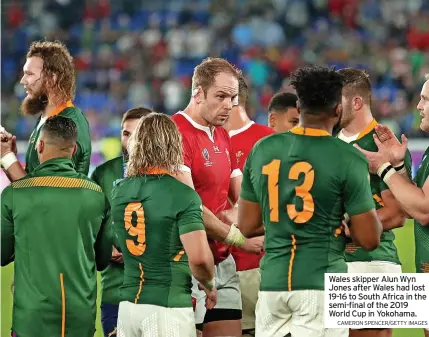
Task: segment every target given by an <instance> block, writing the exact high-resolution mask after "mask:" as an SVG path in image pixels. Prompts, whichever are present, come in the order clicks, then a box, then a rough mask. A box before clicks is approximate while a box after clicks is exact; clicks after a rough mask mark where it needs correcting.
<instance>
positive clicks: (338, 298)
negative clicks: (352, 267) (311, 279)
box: [324, 273, 429, 329]
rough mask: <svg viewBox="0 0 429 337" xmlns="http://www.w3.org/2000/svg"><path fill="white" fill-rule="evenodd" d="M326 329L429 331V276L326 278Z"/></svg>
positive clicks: (349, 275)
mask: <svg viewBox="0 0 429 337" xmlns="http://www.w3.org/2000/svg"><path fill="white" fill-rule="evenodd" d="M324 310H325V327H326V328H354V329H364V328H367V329H369V328H386V329H387V328H426V329H427V328H429V274H372V273H368V274H352V273H350V274H330V273H327V274H325V305H324Z"/></svg>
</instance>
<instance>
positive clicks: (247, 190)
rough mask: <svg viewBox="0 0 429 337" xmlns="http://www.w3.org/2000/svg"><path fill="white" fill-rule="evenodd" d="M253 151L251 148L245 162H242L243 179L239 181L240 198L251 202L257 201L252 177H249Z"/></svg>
mask: <svg viewBox="0 0 429 337" xmlns="http://www.w3.org/2000/svg"><path fill="white" fill-rule="evenodd" d="M253 152H254V150H252V151H251V152H250V153H249V156H248V157H247V160H246V163H245V164H244V169H243V181H242V183H241V192H240V198H241V199H243V200H247V201H251V202H258V199H257V197H256V193H255V189H254V187H253V184H252V177H251V164H252V158H253Z"/></svg>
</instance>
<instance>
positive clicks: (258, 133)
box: [224, 75, 296, 336]
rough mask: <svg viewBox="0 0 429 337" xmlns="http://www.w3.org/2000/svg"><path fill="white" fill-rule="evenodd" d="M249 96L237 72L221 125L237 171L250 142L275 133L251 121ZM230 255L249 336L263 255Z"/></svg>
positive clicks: (234, 250)
mask: <svg viewBox="0 0 429 337" xmlns="http://www.w3.org/2000/svg"><path fill="white" fill-rule="evenodd" d="M248 97H249V88H248V86H247V84H246V81H245V79H244V77H243V76H242V75H240V76H239V79H238V105H236V106H234V107H233V108H232V110H231V114H230V116H229V118H228V120H227V122H226V123H225V125H224V128H225V129H226V130H227V131H228V133H229V136H230V137H231V144H232V160H237V166H238V168H239V169H240V170H243V167H244V163H245V162H246V159H247V156H248V155H249V153H250V151H251V150H252V148H253V145H255V143H256V142H257V141H258V140H260V139H261V138H263V137H265V136H269V135H272V134H273V133H274V131H273V130H272V129H270V128H269V127H267V126H264V125H260V124H256V123H255V122H253V121H251V120H250V118H249V116H248V115H247V113H246V105H247V99H248ZM295 104H296V100H295ZM231 254H232V256H233V257H234V260H235V263H236V265H237V272H238V276H239V278H240V290H241V302H242V306H243V318H242V329H243V336H250V334H254V330H255V307H256V302H257V301H258V291H259V284H260V280H261V275H260V272H259V262H260V260H261V258H262V256H263V254H262V253H261V254H252V253H247V252H246V251H244V250H243V249H240V248H237V247H232V248H231Z"/></svg>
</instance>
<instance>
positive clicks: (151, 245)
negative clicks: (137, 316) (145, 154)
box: [112, 171, 205, 308]
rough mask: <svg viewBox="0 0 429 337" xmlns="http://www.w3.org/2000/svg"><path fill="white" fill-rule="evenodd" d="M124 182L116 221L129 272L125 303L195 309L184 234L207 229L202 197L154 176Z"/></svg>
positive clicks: (116, 197)
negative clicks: (183, 243) (203, 215)
mask: <svg viewBox="0 0 429 337" xmlns="http://www.w3.org/2000/svg"><path fill="white" fill-rule="evenodd" d="M153 173H154V174H151V175H142V176H138V177H132V178H125V179H124V180H122V181H121V182H119V184H118V185H117V186H116V187H115V188H114V189H113V192H112V218H113V223H114V229H115V234H116V235H117V236H118V238H117V240H118V241H119V247H120V249H121V251H122V254H123V258H124V264H125V271H124V283H123V285H122V287H121V289H120V291H121V299H122V300H123V301H129V302H133V303H136V304H152V305H158V306H162V307H168V308H180V307H191V306H192V301H191V287H192V281H191V271H190V268H189V265H188V257H187V255H186V253H185V251H184V249H183V245H182V242H181V241H180V235H183V234H186V233H189V232H193V231H197V230H205V229H204V225H203V219H202V203H201V199H200V197H199V196H198V194H197V193H196V192H195V191H194V190H193V189H192V188H190V187H189V186H187V185H185V184H183V183H181V182H180V181H178V180H176V179H175V178H173V177H171V176H169V175H167V174H162V173H161V171H155V172H153Z"/></svg>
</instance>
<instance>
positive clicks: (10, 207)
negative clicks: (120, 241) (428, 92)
mask: <svg viewBox="0 0 429 337" xmlns="http://www.w3.org/2000/svg"><path fill="white" fill-rule="evenodd" d="M1 197H2V198H1V220H2V221H1V264H2V266H4V265H7V264H8V263H9V262H12V261H15V275H14V280H15V294H14V303H13V328H12V329H13V331H15V332H16V333H17V335H18V336H20V337H27V336H34V335H35V334H37V336H61V335H62V336H70V337H78V336H79V337H80V336H92V335H93V334H94V331H95V317H96V298H97V275H96V266H97V269H99V270H101V269H103V268H105V267H106V266H107V265H108V263H109V259H110V256H111V252H112V249H111V247H112V227H111V226H107V224H106V223H105V222H104V221H105V219H106V216H107V215H108V214H107V213H108V209H109V205H108V202H107V200H106V198H105V196H104V194H103V193H102V190H101V188H100V187H99V186H98V185H96V184H95V183H93V182H92V181H90V180H89V179H88V178H87V177H86V176H85V175H83V174H80V173H77V172H76V171H75V169H74V168H73V163H72V161H71V160H69V159H67V158H55V159H51V160H48V161H46V162H44V163H43V164H41V165H39V166H38V167H37V168H36V169H35V170H33V172H32V173H30V174H28V175H27V176H26V177H24V178H22V179H20V180H17V181H15V182H13V183H12V184H11V185H9V186H8V187H6V189H5V190H4V191H3V193H2V196H1Z"/></svg>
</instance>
